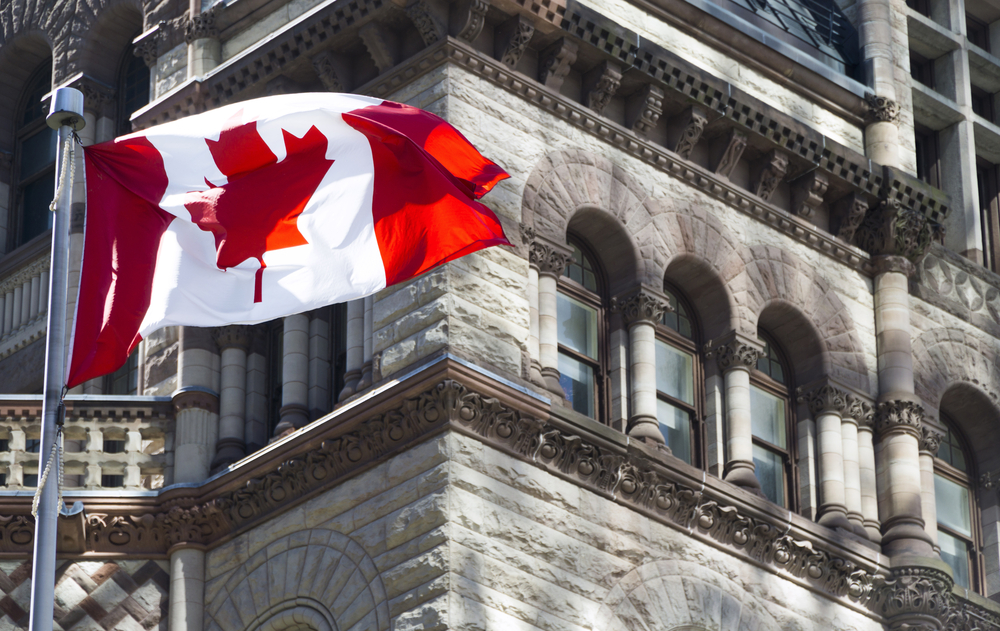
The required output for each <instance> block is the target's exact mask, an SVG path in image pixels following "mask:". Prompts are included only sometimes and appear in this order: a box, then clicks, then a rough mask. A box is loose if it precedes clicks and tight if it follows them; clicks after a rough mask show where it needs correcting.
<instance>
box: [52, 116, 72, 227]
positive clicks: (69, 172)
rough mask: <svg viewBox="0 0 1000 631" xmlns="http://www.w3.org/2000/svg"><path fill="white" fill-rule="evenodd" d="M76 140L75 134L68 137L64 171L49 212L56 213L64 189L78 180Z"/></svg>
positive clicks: (63, 164)
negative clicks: (74, 143) (75, 179)
mask: <svg viewBox="0 0 1000 631" xmlns="http://www.w3.org/2000/svg"><path fill="white" fill-rule="evenodd" d="M75 138H76V134H75V133H73V134H67V135H66V143H65V147H64V149H63V156H66V157H65V158H64V159H63V161H62V169H61V170H60V173H59V185H58V186H57V187H56V194H55V195H53V197H52V203H51V204H49V210H51V211H52V212H55V211H56V205H57V202H58V201H59V196H60V195H61V194H62V191H63V187H65V186H73V180H74V178H76V147H75V146H74V145H73V140H74V139H75ZM67 176H68V177H67ZM67 182H68V184H67Z"/></svg>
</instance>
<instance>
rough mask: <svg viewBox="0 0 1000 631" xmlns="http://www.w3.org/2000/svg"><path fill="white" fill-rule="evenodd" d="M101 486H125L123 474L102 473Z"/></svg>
mask: <svg viewBox="0 0 1000 631" xmlns="http://www.w3.org/2000/svg"><path fill="white" fill-rule="evenodd" d="M101 486H105V487H110V488H117V487H122V486H125V476H123V475H102V476H101Z"/></svg>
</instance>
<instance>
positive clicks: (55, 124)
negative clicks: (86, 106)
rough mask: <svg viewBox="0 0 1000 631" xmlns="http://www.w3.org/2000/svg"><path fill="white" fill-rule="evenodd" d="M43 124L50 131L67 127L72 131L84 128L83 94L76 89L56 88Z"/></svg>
mask: <svg viewBox="0 0 1000 631" xmlns="http://www.w3.org/2000/svg"><path fill="white" fill-rule="evenodd" d="M45 124H46V125H48V126H49V127H51V128H52V129H59V128H60V127H62V126H63V125H68V126H70V127H72V128H73V131H80V130H81V129H83V128H84V127H86V126H87V121H86V119H84V118H83V92H80V91H79V90H77V89H76V88H56V91H55V93H54V94H53V95H52V104H51V105H50V106H49V115H48V116H47V117H46V118H45Z"/></svg>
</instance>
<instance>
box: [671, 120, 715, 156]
mask: <svg viewBox="0 0 1000 631" xmlns="http://www.w3.org/2000/svg"><path fill="white" fill-rule="evenodd" d="M707 124H708V116H707V115H706V113H705V111H704V110H703V109H701V108H700V107H692V108H691V109H689V110H688V118H687V123H685V124H684V131H683V132H681V137H680V139H679V140H678V141H677V146H676V147H674V153H676V154H677V155H679V156H680V157H682V158H684V159H685V160H690V159H691V152H692V151H694V148H695V145H697V144H698V141H699V140H701V134H702V132H703V131H705V125H707Z"/></svg>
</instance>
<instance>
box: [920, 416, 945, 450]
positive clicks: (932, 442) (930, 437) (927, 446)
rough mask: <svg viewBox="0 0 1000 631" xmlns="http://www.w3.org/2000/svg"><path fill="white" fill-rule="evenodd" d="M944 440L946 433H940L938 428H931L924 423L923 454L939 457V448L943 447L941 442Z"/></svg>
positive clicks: (922, 433) (921, 441)
mask: <svg viewBox="0 0 1000 631" xmlns="http://www.w3.org/2000/svg"><path fill="white" fill-rule="evenodd" d="M943 438H944V433H943V432H940V431H938V430H937V429H936V428H934V427H931V426H930V425H928V424H927V423H924V425H923V426H921V428H920V451H921V453H923V452H927V453H929V454H930V455H932V456H935V455H937V452H938V447H940V446H941V440H942V439H943Z"/></svg>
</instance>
